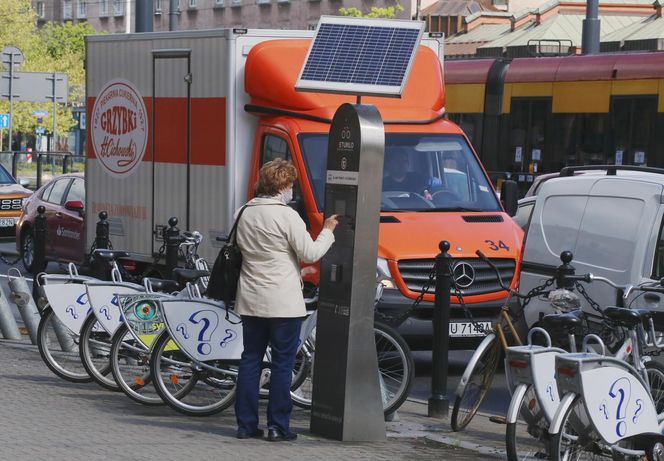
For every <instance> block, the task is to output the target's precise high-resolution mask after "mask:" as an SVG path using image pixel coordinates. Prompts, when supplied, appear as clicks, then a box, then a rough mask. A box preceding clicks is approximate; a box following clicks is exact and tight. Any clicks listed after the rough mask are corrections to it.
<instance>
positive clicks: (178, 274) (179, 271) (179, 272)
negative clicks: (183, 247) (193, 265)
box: [173, 267, 210, 283]
mask: <svg viewBox="0 0 664 461" xmlns="http://www.w3.org/2000/svg"><path fill="white" fill-rule="evenodd" d="M209 275H210V271H206V270H196V269H184V268H182V267H178V268H176V269H173V276H174V277H175V279H176V280H178V281H180V282H182V283H186V282H190V283H191V282H195V281H196V280H198V279H199V278H201V277H208V276H209Z"/></svg>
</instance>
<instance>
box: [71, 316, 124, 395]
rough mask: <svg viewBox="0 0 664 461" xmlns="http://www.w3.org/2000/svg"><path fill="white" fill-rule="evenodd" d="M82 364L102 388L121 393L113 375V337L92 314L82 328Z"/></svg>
mask: <svg viewBox="0 0 664 461" xmlns="http://www.w3.org/2000/svg"><path fill="white" fill-rule="evenodd" d="M80 337H81V346H80V348H79V349H80V350H79V352H80V354H81V362H82V363H83V366H84V367H85V370H86V371H87V372H88V374H89V375H90V376H91V377H92V379H93V380H94V381H95V382H96V383H97V384H99V385H100V386H102V387H104V388H106V389H108V390H110V391H119V390H120V388H119V387H118V384H117V383H116V382H115V380H114V379H113V375H112V374H111V360H110V357H111V335H109V334H108V333H107V332H106V330H104V329H103V328H102V326H101V324H100V323H99V322H98V321H97V317H95V315H94V314H93V313H90V314H89V315H88V317H87V318H86V319H85V322H83V326H82V327H81V334H80Z"/></svg>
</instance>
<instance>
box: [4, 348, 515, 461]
mask: <svg viewBox="0 0 664 461" xmlns="http://www.w3.org/2000/svg"><path fill="white" fill-rule="evenodd" d="M0 389H1V390H0V460H1V461H5V460H17V461H22V460H46V459H48V460H53V461H59V460H71V461H79V460H81V461H83V460H85V461H96V460H105V461H112V460H123V461H126V460H127V459H135V460H153V459H154V460H156V459H159V460H173V461H176V460H177V461H180V460H187V461H189V460H236V459H237V460H244V459H247V460H255V461H262V460H272V459H289V460H304V459H307V460H310V459H316V460H337V459H344V460H351V459H353V460H354V459H358V460H364V459H366V460H401V459H403V460H406V459H409V460H410V459H423V460H427V459H432V460H433V459H436V460H440V459H445V460H461V459H471V458H487V459H490V458H492V457H495V456H496V453H499V450H497V449H496V450H494V451H493V452H492V450H491V447H488V448H487V447H484V446H483V445H482V444H476V443H475V442H474V440H482V438H484V439H487V436H486V435H482V433H481V431H480V432H479V433H478V434H479V435H477V436H476V437H474V438H469V439H467V440H470V442H467V441H466V440H465V439H464V441H463V443H458V442H456V441H455V440H453V439H452V438H451V437H449V435H448V433H449V428H446V426H447V424H446V423H443V422H442V421H438V422H432V421H431V420H430V419H428V418H426V416H425V415H426V406H424V405H421V404H418V403H415V402H408V403H407V404H406V405H405V406H404V407H403V410H402V411H401V413H400V421H398V422H390V423H387V433H388V439H387V441H386V442H383V443H342V442H338V441H332V440H326V439H323V438H320V437H318V436H315V435H312V434H311V433H310V432H309V428H308V426H309V412H308V411H305V410H301V409H295V410H294V416H293V429H294V430H295V431H296V432H298V433H299V434H300V435H299V438H298V440H297V441H296V442H293V443H270V442H267V441H263V440H237V439H236V438H235V437H234V435H235V421H234V415H233V411H232V409H228V410H226V411H225V412H223V413H222V414H221V415H217V416H213V417H208V418H188V417H185V416H181V415H179V414H177V413H175V412H173V411H172V410H170V409H169V408H166V407H145V406H142V405H139V404H137V403H134V402H132V401H130V400H129V399H128V398H126V397H125V396H124V395H123V394H121V393H112V392H109V391H106V390H104V389H102V388H100V387H99V386H97V385H96V384H94V383H90V384H72V383H69V382H66V381H63V380H61V379H60V378H58V377H56V376H55V375H53V374H52V373H51V372H50V371H49V370H48V369H47V368H46V366H45V365H44V364H43V362H42V361H41V358H40V356H39V353H38V351H37V349H36V347H35V346H31V345H28V344H26V343H25V342H20V343H18V342H11V341H6V340H0ZM261 411H262V414H261V417H263V418H264V416H263V415H264V411H265V405H262V408H261ZM263 421H264V419H263ZM484 424H487V423H485V422H482V421H478V427H482V426H483V425H484ZM488 424H490V423H488ZM492 429H495V428H492ZM500 429H501V430H504V429H502V428H500ZM498 432H499V431H498ZM473 434H475V433H474V432H473ZM496 434H497V433H496ZM496 434H494V435H493V436H492V437H493V438H494V439H496V440H498V437H497V435H496ZM441 442H447V443H451V444H452V445H448V444H445V443H441ZM464 444H468V445H467V447H474V446H475V445H482V446H480V447H475V448H476V450H477V451H470V450H467V449H465V448H459V447H460V446H466V445H464ZM478 451H479V452H480V453H482V454H479V453H478Z"/></svg>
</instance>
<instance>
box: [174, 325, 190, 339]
mask: <svg viewBox="0 0 664 461" xmlns="http://www.w3.org/2000/svg"><path fill="white" fill-rule="evenodd" d="M175 331H179V332H180V334H181V335H182V337H183V338H184V339H189V333H187V326H186V325H185V324H184V323H181V324H179V325H178V326H177V327H175Z"/></svg>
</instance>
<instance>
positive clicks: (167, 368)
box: [150, 331, 237, 416]
mask: <svg viewBox="0 0 664 461" xmlns="http://www.w3.org/2000/svg"><path fill="white" fill-rule="evenodd" d="M214 365H217V366H221V365H219V364H214ZM150 371H151V373H152V378H153V383H154V386H155V389H156V391H157V393H158V394H159V396H160V397H161V398H162V399H163V400H164V402H166V404H167V405H168V406H169V407H171V408H173V409H174V410H176V411H178V412H180V413H183V414H185V415H189V416H210V415H213V414H216V413H219V412H220V411H223V410H225V409H226V408H228V407H229V406H230V405H232V404H233V401H234V400H235V383H236V381H237V367H235V369H230V368H229V369H228V372H217V371H214V370H210V369H208V368H204V367H200V366H197V365H196V364H194V363H193V361H192V360H191V359H190V358H189V357H188V356H187V355H185V354H184V353H183V352H182V351H180V349H178V347H177V346H176V344H175V342H173V341H172V340H171V336H170V334H169V333H168V331H163V332H162V333H161V334H160V335H159V337H158V338H157V340H156V341H155V344H154V347H153V350H152V356H151V357H150Z"/></svg>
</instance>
